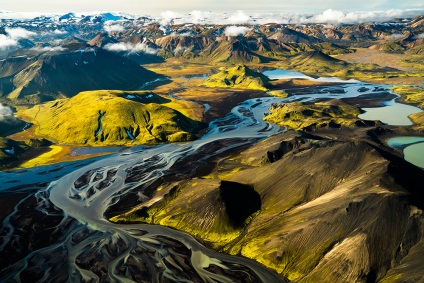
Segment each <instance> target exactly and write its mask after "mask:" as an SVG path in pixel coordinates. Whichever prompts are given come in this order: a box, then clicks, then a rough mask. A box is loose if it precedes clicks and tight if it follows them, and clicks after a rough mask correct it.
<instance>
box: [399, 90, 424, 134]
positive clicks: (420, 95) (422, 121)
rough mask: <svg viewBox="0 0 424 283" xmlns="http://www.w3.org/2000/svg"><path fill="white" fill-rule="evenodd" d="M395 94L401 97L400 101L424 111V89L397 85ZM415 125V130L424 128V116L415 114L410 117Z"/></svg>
mask: <svg viewBox="0 0 424 283" xmlns="http://www.w3.org/2000/svg"><path fill="white" fill-rule="evenodd" d="M392 90H393V92H394V93H396V94H399V95H400V96H401V98H400V100H401V101H402V102H405V103H411V104H415V105H417V106H418V107H420V108H421V109H424V88H423V87H417V86H411V85H396V86H393V87H392ZM409 118H411V120H412V122H413V123H414V126H413V127H414V129H417V130H419V129H423V128H424V114H423V112H421V113H415V114H412V115H411V116H409Z"/></svg>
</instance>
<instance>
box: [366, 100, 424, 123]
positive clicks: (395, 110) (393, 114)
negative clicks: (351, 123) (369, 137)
mask: <svg viewBox="0 0 424 283" xmlns="http://www.w3.org/2000/svg"><path fill="white" fill-rule="evenodd" d="M383 105H384V107H373V108H362V110H364V111H365V113H364V114H361V115H358V118H361V119H364V120H380V121H381V122H383V123H384V124H387V125H392V126H410V125H413V123H412V121H411V120H410V119H409V118H408V116H409V115H411V114H414V113H419V112H423V111H422V110H421V109H420V108H418V107H415V106H411V105H406V104H402V103H397V102H396V101H395V99H392V100H390V101H385V102H383Z"/></svg>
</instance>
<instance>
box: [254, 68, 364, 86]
mask: <svg viewBox="0 0 424 283" xmlns="http://www.w3.org/2000/svg"><path fill="white" fill-rule="evenodd" d="M262 74H264V75H265V76H267V77H268V78H270V79H271V80H278V79H305V80H311V81H315V82H332V83H357V82H358V81H357V80H353V79H350V80H342V79H339V78H336V77H331V78H330V77H319V78H313V77H310V76H307V75H305V74H303V73H301V72H293V71H290V70H282V69H276V70H270V71H265V72H263V73H262Z"/></svg>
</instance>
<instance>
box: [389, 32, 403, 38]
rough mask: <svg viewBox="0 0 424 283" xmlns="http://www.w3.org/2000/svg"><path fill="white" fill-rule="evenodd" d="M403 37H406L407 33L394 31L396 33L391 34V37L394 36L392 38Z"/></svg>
mask: <svg viewBox="0 0 424 283" xmlns="http://www.w3.org/2000/svg"><path fill="white" fill-rule="evenodd" d="M402 37H405V35H404V34H401V33H394V34H392V35H390V38H392V39H398V38H402Z"/></svg>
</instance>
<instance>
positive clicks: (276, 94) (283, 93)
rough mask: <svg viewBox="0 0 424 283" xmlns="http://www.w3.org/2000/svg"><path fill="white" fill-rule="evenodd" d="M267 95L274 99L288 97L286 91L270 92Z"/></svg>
mask: <svg viewBox="0 0 424 283" xmlns="http://www.w3.org/2000/svg"><path fill="white" fill-rule="evenodd" d="M268 94H270V95H272V96H275V97H281V98H286V97H288V96H289V94H288V93H287V91H285V90H283V89H281V90H271V91H269V92H268Z"/></svg>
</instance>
